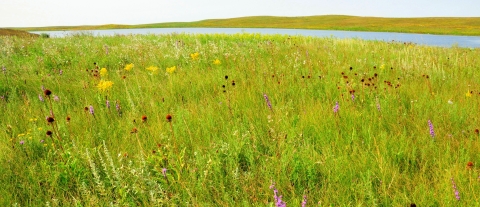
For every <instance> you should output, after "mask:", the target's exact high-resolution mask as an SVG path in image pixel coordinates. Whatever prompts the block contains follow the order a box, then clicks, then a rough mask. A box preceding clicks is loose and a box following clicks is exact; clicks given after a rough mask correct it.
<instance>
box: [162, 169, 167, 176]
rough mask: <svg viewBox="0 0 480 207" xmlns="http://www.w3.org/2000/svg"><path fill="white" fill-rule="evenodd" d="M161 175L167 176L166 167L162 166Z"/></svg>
mask: <svg viewBox="0 0 480 207" xmlns="http://www.w3.org/2000/svg"><path fill="white" fill-rule="evenodd" d="M162 175H163V177H167V168H162Z"/></svg>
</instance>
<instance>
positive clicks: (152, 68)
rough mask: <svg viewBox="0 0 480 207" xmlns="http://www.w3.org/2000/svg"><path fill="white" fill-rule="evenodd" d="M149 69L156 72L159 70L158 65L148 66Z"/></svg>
mask: <svg viewBox="0 0 480 207" xmlns="http://www.w3.org/2000/svg"><path fill="white" fill-rule="evenodd" d="M146 69H147V70H149V71H151V72H152V73H155V72H156V71H157V70H158V67H155V66H150V67H148V68H146Z"/></svg>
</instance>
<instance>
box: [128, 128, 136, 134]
mask: <svg viewBox="0 0 480 207" xmlns="http://www.w3.org/2000/svg"><path fill="white" fill-rule="evenodd" d="M137 132H138V129H137V128H135V127H133V129H132V131H131V132H130V133H131V134H135V133H137Z"/></svg>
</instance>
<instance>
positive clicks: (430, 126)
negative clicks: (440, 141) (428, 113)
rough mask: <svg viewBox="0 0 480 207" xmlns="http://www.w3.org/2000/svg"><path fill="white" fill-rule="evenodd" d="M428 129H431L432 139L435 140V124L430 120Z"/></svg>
mask: <svg viewBox="0 0 480 207" xmlns="http://www.w3.org/2000/svg"><path fill="white" fill-rule="evenodd" d="M428 127H429V128H430V136H432V138H435V131H433V124H432V121H430V120H428Z"/></svg>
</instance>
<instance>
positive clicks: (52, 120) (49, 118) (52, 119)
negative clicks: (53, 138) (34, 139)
mask: <svg viewBox="0 0 480 207" xmlns="http://www.w3.org/2000/svg"><path fill="white" fill-rule="evenodd" d="M54 121H55V119H54V118H53V117H51V116H49V117H47V122H48V123H52V122H54Z"/></svg>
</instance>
